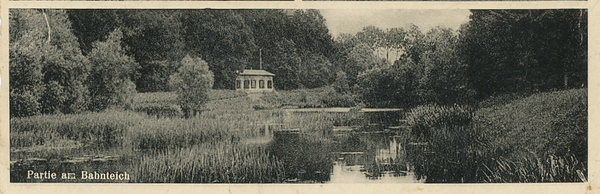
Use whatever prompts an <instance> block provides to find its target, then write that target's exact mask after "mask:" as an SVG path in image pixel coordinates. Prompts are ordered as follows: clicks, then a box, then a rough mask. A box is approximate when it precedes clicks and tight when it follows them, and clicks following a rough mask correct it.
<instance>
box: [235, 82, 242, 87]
mask: <svg viewBox="0 0 600 194" xmlns="http://www.w3.org/2000/svg"><path fill="white" fill-rule="evenodd" d="M235 88H236V89H240V88H242V81H240V80H235Z"/></svg>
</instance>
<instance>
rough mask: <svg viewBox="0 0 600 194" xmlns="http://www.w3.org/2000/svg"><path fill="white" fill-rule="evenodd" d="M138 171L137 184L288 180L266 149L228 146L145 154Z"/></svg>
mask: <svg viewBox="0 0 600 194" xmlns="http://www.w3.org/2000/svg"><path fill="white" fill-rule="evenodd" d="M139 160H140V164H139V165H137V168H135V169H134V172H135V174H137V175H140V176H138V177H136V179H135V180H134V182H147V183H148V182H149V183H153V182H160V183H182V182H191V183H278V182H282V181H283V178H284V177H285V171H284V169H283V165H282V163H281V162H279V161H278V160H276V159H275V158H274V157H272V156H271V155H270V154H269V153H267V152H266V151H265V149H264V148H263V147H253V146H237V144H232V143H228V142H217V143H203V144H200V145H196V146H193V147H190V148H181V149H168V150H165V151H163V152H159V153H156V154H145V155H143V156H141V157H140V158H139Z"/></svg>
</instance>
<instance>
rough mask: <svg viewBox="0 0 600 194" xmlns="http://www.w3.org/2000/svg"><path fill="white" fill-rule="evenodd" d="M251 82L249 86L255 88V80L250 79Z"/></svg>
mask: <svg viewBox="0 0 600 194" xmlns="http://www.w3.org/2000/svg"><path fill="white" fill-rule="evenodd" d="M251 83H252V84H251V87H252V88H256V80H252V82H251Z"/></svg>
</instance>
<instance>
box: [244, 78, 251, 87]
mask: <svg viewBox="0 0 600 194" xmlns="http://www.w3.org/2000/svg"><path fill="white" fill-rule="evenodd" d="M248 88H250V80H244V89H248Z"/></svg>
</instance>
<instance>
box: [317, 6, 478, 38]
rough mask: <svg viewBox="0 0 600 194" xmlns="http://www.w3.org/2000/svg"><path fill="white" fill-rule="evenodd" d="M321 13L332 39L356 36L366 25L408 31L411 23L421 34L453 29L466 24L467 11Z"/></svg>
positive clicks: (343, 10)
mask: <svg viewBox="0 0 600 194" xmlns="http://www.w3.org/2000/svg"><path fill="white" fill-rule="evenodd" d="M321 14H322V15H323V17H325V19H326V25H327V27H329V32H330V33H331V35H333V37H337V36H338V35H339V34H340V33H350V34H356V32H358V31H361V30H362V28H363V27H365V26H368V25H374V26H377V27H379V28H381V29H383V30H385V29H388V28H397V27H402V28H404V29H408V27H409V26H410V24H411V23H413V24H415V25H417V26H419V29H421V31H422V32H423V33H426V32H427V31H428V30H429V29H431V28H433V27H436V26H441V27H445V28H452V29H454V30H457V29H458V28H459V27H460V25H461V24H463V23H466V22H468V21H469V15H471V12H469V10H463V9H461V10H397V9H394V10H388V9H361V10H348V9H324V10H321Z"/></svg>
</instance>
